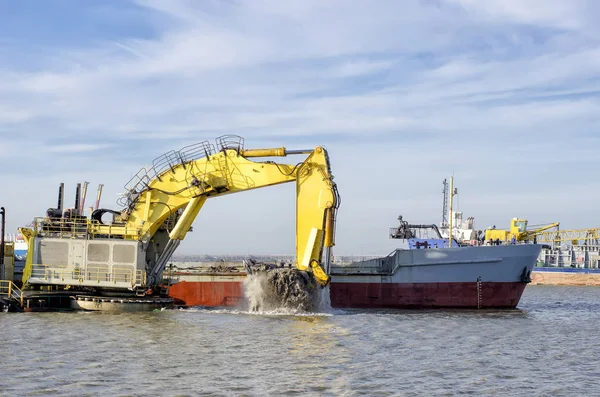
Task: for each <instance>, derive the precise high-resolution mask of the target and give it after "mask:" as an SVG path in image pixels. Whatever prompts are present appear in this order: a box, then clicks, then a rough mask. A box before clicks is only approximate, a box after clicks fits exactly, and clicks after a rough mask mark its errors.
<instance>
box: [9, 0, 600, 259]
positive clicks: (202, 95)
mask: <svg viewBox="0 0 600 397" xmlns="http://www.w3.org/2000/svg"><path fill="white" fill-rule="evenodd" d="M599 12H600V4H598V3H596V2H594V1H576V0H573V1H569V2H564V1H550V0H528V1H511V0H487V1H485V2H482V1H476V0H423V1H408V0H407V1H402V2H400V1H392V0H389V1H387V0H377V1H366V0H357V1H352V2H348V1H341V0H339V1H338V0H330V1H326V0H314V1H313V0H309V1H285V2H282V1H276V0H252V1H183V0H181V1H180V0H168V1H158V0H147V1H133V2H127V1H85V2H83V1H76V0H70V1H67V0H62V1H61V0H56V1H45V2H34V1H28V2H25V1H22V2H15V1H0V167H1V168H0V169H1V170H2V174H1V175H2V184H3V189H2V190H1V191H0V205H3V206H4V207H6V208H7V215H8V218H7V227H8V229H9V232H12V231H14V230H15V229H16V227H17V226H18V225H25V224H27V223H29V222H30V221H31V219H32V218H33V217H34V216H41V215H43V214H44V213H45V210H46V209H47V208H48V207H52V206H54V205H55V201H56V191H57V187H58V184H59V183H60V182H65V183H66V198H67V200H66V203H67V204H69V205H70V204H71V203H72V200H73V197H74V191H75V184H76V183H77V182H83V181H89V182H90V193H89V194H88V203H91V202H92V201H93V197H94V195H95V188H96V186H97V184H99V183H103V184H104V194H103V199H102V206H103V207H110V208H118V206H117V204H116V199H117V198H118V193H120V192H122V191H123V186H124V184H125V183H126V182H127V181H128V180H129V178H130V177H131V176H132V175H133V174H134V173H136V172H137V171H138V170H139V169H140V168H141V167H143V166H145V165H146V164H148V163H150V162H151V161H152V159H154V158H155V157H157V156H158V155H160V154H162V153H163V152H166V151H168V150H171V149H174V150H177V149H179V148H180V147H182V146H184V145H186V144H189V143H193V142H199V141H203V140H211V141H213V140H214V138H216V137H218V136H220V135H223V134H238V135H241V136H243V137H244V138H245V140H246V145H247V147H265V146H274V147H279V146H282V145H284V146H287V147H288V148H290V149H294V148H312V147H315V146H319V145H324V146H326V147H327V148H328V150H329V152H330V155H331V159H332V168H333V173H334V175H335V178H336V181H337V183H338V186H339V190H340V194H341V196H342V207H341V208H340V212H339V218H338V234H337V247H336V251H335V252H336V253H338V254H357V255H360V254H364V255H375V254H386V253H388V252H389V251H390V250H391V249H392V248H394V247H395V246H396V245H397V242H395V241H391V240H389V239H388V228H389V227H390V226H393V225H395V223H396V218H397V216H398V215H399V214H402V215H403V216H404V217H405V219H408V220H410V221H413V222H419V223H425V222H427V223H433V222H435V223H439V222H440V217H441V216H440V213H441V204H442V203H441V198H442V196H441V188H442V180H443V179H444V178H446V177H447V176H449V175H450V174H452V173H454V175H455V183H456V185H457V186H458V188H459V196H458V205H459V209H460V210H462V211H464V212H465V215H467V216H474V217H475V223H476V226H478V227H481V228H485V227H487V226H489V225H492V224H495V225H497V226H498V227H507V226H508V223H509V220H510V219H511V218H512V217H514V216H520V217H525V218H527V219H529V220H530V222H531V223H534V224H539V223H546V222H555V221H558V222H561V228H563V229H565V228H584V227H597V226H599V225H598V219H597V217H596V215H597V213H598V199H599V197H600V182H599V181H598V177H597V175H598V164H599V160H600V134H599V129H600V107H599V104H600V100H599V95H598V92H599V89H600V72H599V71H600V34H599V33H600V32H599V29H600V28H599V27H598V26H597V23H596V21H595V16H596V15H599ZM282 161H285V162H290V163H295V162H296V161H297V159H293V158H292V159H289V158H288V159H282ZM224 214H226V216H225V217H224ZM265 219H266V220H268V221H265ZM293 249H294V186H293V185H292V184H290V185H284V186H278V187H273V188H268V189H262V190H258V191H253V192H244V193H240V194H238V195H233V196H229V197H224V198H219V199H213V200H211V201H209V202H208V203H207V205H206V206H205V208H204V209H203V211H202V212H201V213H200V215H199V216H198V218H197V220H196V222H195V224H194V232H193V233H191V234H189V235H188V237H187V238H186V240H185V241H184V243H183V244H182V245H181V246H180V249H179V251H178V252H179V253H228V252H231V253H236V254H238V253H242V254H244V253H262V252H275V253H292V252H293Z"/></svg>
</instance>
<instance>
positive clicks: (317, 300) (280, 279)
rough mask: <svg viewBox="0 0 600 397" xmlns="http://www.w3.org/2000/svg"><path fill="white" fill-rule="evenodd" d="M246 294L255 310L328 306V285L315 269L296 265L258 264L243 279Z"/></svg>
mask: <svg viewBox="0 0 600 397" xmlns="http://www.w3.org/2000/svg"><path fill="white" fill-rule="evenodd" d="M244 294H245V296H246V299H247V300H248V303H249V305H250V307H249V309H250V311H255V312H256V311H260V312H273V311H281V310H285V311H290V312H293V313H298V312H314V311H321V310H324V309H326V308H327V306H329V305H327V301H328V299H327V298H328V295H329V289H328V288H326V289H323V288H321V287H320V286H319V284H317V282H316V280H315V278H314V276H313V275H312V273H309V272H304V271H300V270H297V269H284V268H276V267H270V266H261V267H258V268H256V267H255V268H253V269H252V273H251V274H249V275H248V277H246V279H245V280H244Z"/></svg>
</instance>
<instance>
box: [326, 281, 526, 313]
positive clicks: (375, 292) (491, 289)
mask: <svg viewBox="0 0 600 397" xmlns="http://www.w3.org/2000/svg"><path fill="white" fill-rule="evenodd" d="M525 285H526V284H525V283H522V282H519V283H493V282H492V283H477V282H475V283H412V284H381V283H380V284H372V283H366V284H365V283H335V284H331V306H332V307H337V308H392V309H423V308H482V307H486V308H514V307H516V306H517V304H518V303H519V300H520V299H521V295H522V294H523V291H524V289H525Z"/></svg>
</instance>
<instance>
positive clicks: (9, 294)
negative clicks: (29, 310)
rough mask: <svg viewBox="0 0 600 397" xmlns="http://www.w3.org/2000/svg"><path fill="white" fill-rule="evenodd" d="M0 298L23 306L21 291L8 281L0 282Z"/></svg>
mask: <svg viewBox="0 0 600 397" xmlns="http://www.w3.org/2000/svg"><path fill="white" fill-rule="evenodd" d="M0 297H3V298H7V299H10V300H13V301H16V302H19V304H20V305H21V306H23V291H21V289H19V287H17V286H16V285H15V283H13V282H12V281H10V280H0Z"/></svg>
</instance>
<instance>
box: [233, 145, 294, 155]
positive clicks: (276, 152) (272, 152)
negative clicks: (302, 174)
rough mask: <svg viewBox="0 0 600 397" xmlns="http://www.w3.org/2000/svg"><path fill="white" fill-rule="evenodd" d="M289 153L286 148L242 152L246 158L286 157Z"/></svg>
mask: <svg viewBox="0 0 600 397" xmlns="http://www.w3.org/2000/svg"><path fill="white" fill-rule="evenodd" d="M286 155H287V152H286V150H285V148H284V147H280V148H274V149H247V150H243V151H242V156H244V157H285V156H286Z"/></svg>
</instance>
